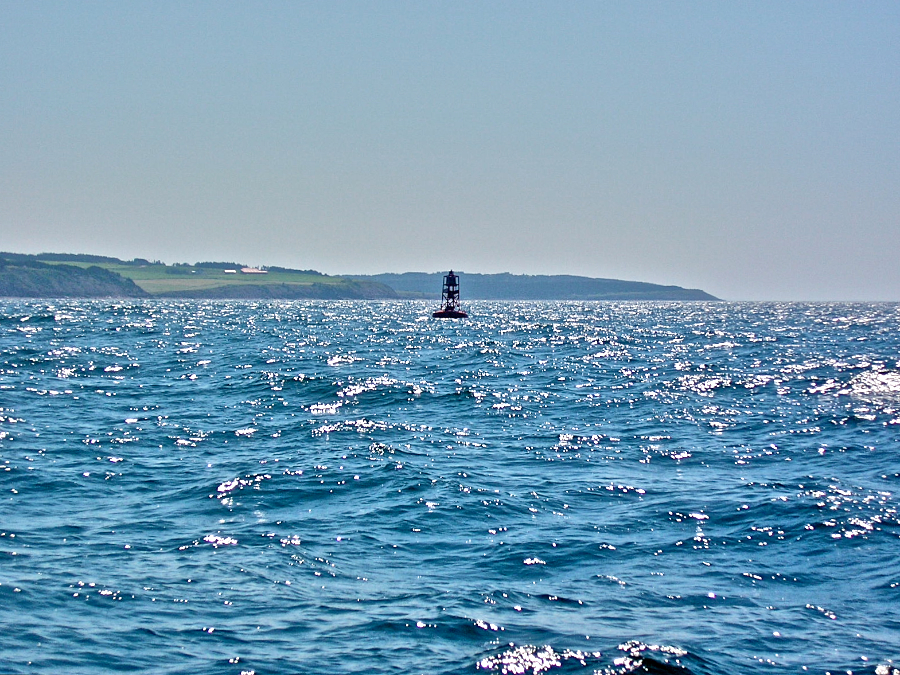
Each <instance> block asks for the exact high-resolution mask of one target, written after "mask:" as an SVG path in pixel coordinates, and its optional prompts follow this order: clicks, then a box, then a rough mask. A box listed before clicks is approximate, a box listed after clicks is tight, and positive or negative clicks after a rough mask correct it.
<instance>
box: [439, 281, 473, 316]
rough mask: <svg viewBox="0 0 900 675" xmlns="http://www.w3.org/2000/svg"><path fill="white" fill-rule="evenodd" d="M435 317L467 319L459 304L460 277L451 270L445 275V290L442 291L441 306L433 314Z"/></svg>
mask: <svg viewBox="0 0 900 675" xmlns="http://www.w3.org/2000/svg"><path fill="white" fill-rule="evenodd" d="M431 316H433V317H434V318H435V319H467V318H469V315H468V314H466V313H465V312H464V311H463V310H462V309H461V308H460V306H459V277H458V276H457V275H455V274H454V273H453V270H450V273H449V274H447V275H446V276H444V290H443V292H442V293H441V308H440V309H439V310H438V311H436V312H435V313H434V314H432V315H431Z"/></svg>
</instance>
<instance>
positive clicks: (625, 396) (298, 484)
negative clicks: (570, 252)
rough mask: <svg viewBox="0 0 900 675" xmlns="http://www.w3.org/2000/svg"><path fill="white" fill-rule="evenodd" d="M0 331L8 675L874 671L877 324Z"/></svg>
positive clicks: (479, 320) (308, 324)
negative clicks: (18, 674)
mask: <svg viewBox="0 0 900 675" xmlns="http://www.w3.org/2000/svg"><path fill="white" fill-rule="evenodd" d="M432 309H433V307H431V306H430V305H427V304H422V303H415V302H395V303H366V302H297V303H280V302H271V303H252V302H248V303H214V302H175V301H173V302H160V301H133V302H132V301H129V302H120V301H60V302H49V301H36V302H15V301H4V302H0V672H4V673H61V672H68V673H108V672H119V671H129V672H146V673H191V674H206V673H209V674H212V673H216V674H219V673H233V674H234V675H238V674H239V673H251V672H253V673H257V674H260V675H263V674H269V673H273V674H274V673H436V674H444V673H491V672H495V673H528V674H529V675H532V674H533V675H537V674H539V673H544V672H548V673H551V674H552V673H555V672H563V673H601V674H625V673H635V672H636V673H645V672H646V673H682V672H683V673H696V674H698V675H699V674H714V673H804V672H811V673H825V672H831V673H833V674H835V675H836V674H837V673H851V672H852V673H871V674H873V675H875V674H876V673H877V674H878V675H889V674H894V675H896V674H897V673H898V672H900V670H898V669H900V610H898V608H900V516H898V506H900V499H898V494H900V364H898V360H900V330H898V329H900V305H896V304H753V303H741V304H732V303H709V304H707V303H658V304H656V303H490V302H481V303H469V304H468V305H467V309H468V310H469V313H470V316H472V319H470V320H467V321H443V322H442V321H439V320H433V319H431V318H430V316H429V315H430V311H431V310H432Z"/></svg>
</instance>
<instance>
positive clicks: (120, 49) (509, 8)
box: [0, 0, 900, 300]
mask: <svg viewBox="0 0 900 675" xmlns="http://www.w3.org/2000/svg"><path fill="white" fill-rule="evenodd" d="M898 237H900V2H897V1H896V0H891V1H889V2H878V1H867V2H841V3H835V2H827V1H825V2H823V1H821V0H815V1H814V2H813V1H810V2H801V1H797V2H783V1H782V0H778V1H775V2H740V1H729V2H721V1H719V0H716V1H715V2H670V1H666V2H620V1H618V0H616V1H615V2H601V1H595V2H572V1H568V0H567V1H563V0H557V1H554V2H527V1H523V0H514V1H512V2H490V1H485V0H478V1H477V2H462V1H460V0H452V1H448V2H427V1H423V0H414V1H410V2H388V1H378V2H374V1H373V2H362V1H357V2H320V1H318V0H317V1H316V2H283V3H281V2H271V1H266V2H227V3H222V2H184V1H181V0H180V1H177V2H120V1H119V0H116V1H115V2H78V1H74V0H73V1H72V2H39V1H35V0H29V1H27V2H21V1H19V0H0V250H6V251H18V252H28V253H37V252H42V251H58V252H85V253H97V254H103V255H112V256H117V257H121V258H133V257H146V258H159V259H162V260H164V261H167V262H196V261H200V260H237V261H239V262H245V263H249V264H270V265H284V266H291V267H301V268H315V269H318V270H321V271H323V272H328V273H333V274H340V273H376V272H388V271H391V272H398V271H437V270H443V269H447V268H449V267H451V266H452V267H453V268H455V269H462V270H465V271H470V272H514V273H527V274H544V273H547V274H557V273H571V274H581V275H587V276H594V277H613V278H621V279H631V280H639V281H651V282H656V283H666V284H677V285H680V286H688V287H699V288H702V289H704V290H706V291H709V292H711V293H713V294H715V295H718V296H720V297H725V298H729V299H873V300H877V299H886V300H900V242H898Z"/></svg>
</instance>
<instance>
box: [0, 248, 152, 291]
mask: <svg viewBox="0 0 900 675" xmlns="http://www.w3.org/2000/svg"><path fill="white" fill-rule="evenodd" d="M0 297H5V298H147V297H150V296H149V294H148V293H147V292H146V291H144V290H143V289H142V288H141V287H140V286H138V285H137V284H135V283H134V282H133V281H132V280H131V279H126V278H125V277H123V276H121V275H120V274H116V273H115V272H111V271H110V270H106V269H103V268H102V267H95V266H93V267H88V268H82V267H76V266H74V265H50V264H47V263H43V262H40V261H38V260H23V259H18V260H10V259H7V258H3V257H0Z"/></svg>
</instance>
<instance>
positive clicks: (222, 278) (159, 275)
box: [56, 261, 347, 295]
mask: <svg viewBox="0 0 900 675" xmlns="http://www.w3.org/2000/svg"><path fill="white" fill-rule="evenodd" d="M56 264H65V265H75V266H78V267H91V266H97V267H103V268H104V269H108V270H110V271H111V272H116V273H117V274H121V275H122V276H123V277H125V278H127V279H131V280H132V281H134V283H136V284H137V285H138V286H140V287H141V288H143V289H144V290H145V291H147V292H148V293H152V294H154V295H156V294H158V293H173V292H178V291H193V290H201V289H205V288H218V287H220V286H248V285H254V286H261V285H271V284H289V285H292V286H293V285H296V286H310V285H312V284H334V285H342V284H346V283H347V279H344V278H343V277H332V276H326V275H320V274H309V273H305V272H288V271H270V272H269V273H268V274H242V273H241V272H238V273H237V274H226V273H225V272H224V271H223V270H220V269H210V268H207V267H194V266H193V265H153V264H151V265H143V266H135V265H120V264H115V263H96V262H68V261H67V262H61V263H56Z"/></svg>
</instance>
